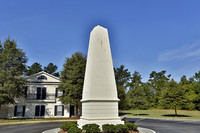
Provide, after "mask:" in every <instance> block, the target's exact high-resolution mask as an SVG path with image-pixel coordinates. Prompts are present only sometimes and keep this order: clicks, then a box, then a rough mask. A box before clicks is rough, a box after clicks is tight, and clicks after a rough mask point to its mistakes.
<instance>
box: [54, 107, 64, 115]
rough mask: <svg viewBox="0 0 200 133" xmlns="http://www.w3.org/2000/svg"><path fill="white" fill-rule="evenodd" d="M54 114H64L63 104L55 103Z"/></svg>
mask: <svg viewBox="0 0 200 133" xmlns="http://www.w3.org/2000/svg"><path fill="white" fill-rule="evenodd" d="M54 115H55V116H64V105H55V114H54Z"/></svg>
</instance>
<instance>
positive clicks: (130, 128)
mask: <svg viewBox="0 0 200 133" xmlns="http://www.w3.org/2000/svg"><path fill="white" fill-rule="evenodd" d="M125 126H126V127H127V128H128V130H129V131H131V130H133V131H136V130H137V126H136V125H135V124H134V123H131V122H128V121H125Z"/></svg>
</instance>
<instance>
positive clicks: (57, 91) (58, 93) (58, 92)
mask: <svg viewBox="0 0 200 133" xmlns="http://www.w3.org/2000/svg"><path fill="white" fill-rule="evenodd" d="M63 92H64V91H61V90H58V88H56V97H59V96H62V94H63Z"/></svg>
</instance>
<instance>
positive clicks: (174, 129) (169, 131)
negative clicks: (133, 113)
mask: <svg viewBox="0 0 200 133" xmlns="http://www.w3.org/2000/svg"><path fill="white" fill-rule="evenodd" d="M125 120H127V121H130V122H133V123H135V124H136V125H137V126H139V127H144V128H149V129H152V130H154V131H155V132H156V133H200V121H199V120H198V121H195V120H181V121H180V120H159V119H150V118H148V119H147V118H125Z"/></svg>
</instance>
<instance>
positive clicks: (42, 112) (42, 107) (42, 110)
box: [40, 105, 45, 116]
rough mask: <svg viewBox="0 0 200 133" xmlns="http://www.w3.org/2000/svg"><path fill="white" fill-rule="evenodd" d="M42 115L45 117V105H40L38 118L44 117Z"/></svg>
mask: <svg viewBox="0 0 200 133" xmlns="http://www.w3.org/2000/svg"><path fill="white" fill-rule="evenodd" d="M44 115H45V105H41V112H40V116H44Z"/></svg>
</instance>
